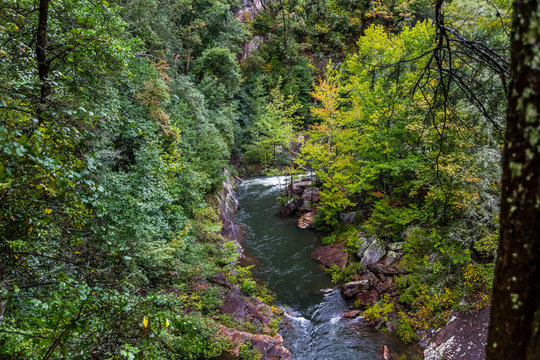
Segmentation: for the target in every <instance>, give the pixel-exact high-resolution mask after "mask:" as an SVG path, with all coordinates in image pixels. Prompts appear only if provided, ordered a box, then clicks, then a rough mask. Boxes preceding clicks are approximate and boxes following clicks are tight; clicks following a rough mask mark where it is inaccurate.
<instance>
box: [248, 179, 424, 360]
mask: <svg viewBox="0 0 540 360" xmlns="http://www.w3.org/2000/svg"><path fill="white" fill-rule="evenodd" d="M286 181H287V178H286V177H269V178H253V179H249V180H246V181H244V182H243V183H241V184H240V185H239V187H238V197H239V200H240V211H239V214H238V216H237V222H238V223H240V224H242V225H244V226H246V227H247V233H246V235H245V238H244V242H243V246H244V248H245V249H246V251H247V252H248V254H249V255H251V256H253V257H255V258H256V259H257V265H256V266H255V267H254V268H253V273H254V276H255V277H256V278H257V279H260V280H262V281H263V282H264V283H265V284H266V285H267V286H268V287H269V288H270V289H271V290H272V291H273V292H274V293H275V294H276V301H275V302H276V304H277V305H280V306H282V307H284V308H285V309H288V310H289V312H290V313H291V314H292V315H286V316H285V318H284V320H285V321H284V322H283V328H282V330H281V331H280V334H281V335H282V336H283V339H284V342H285V346H286V347H287V348H288V349H290V350H291V352H292V354H293V359H296V360H315V359H316V360H324V359H348V360H353V359H355V360H356V359H359V360H360V359H366V360H375V359H381V352H382V347H383V345H387V346H388V348H389V349H390V350H391V351H392V352H393V353H394V354H396V355H398V356H400V355H406V357H407V358H409V359H413V358H415V357H414V353H415V350H416V349H415V347H414V346H409V345H406V344H403V343H402V342H401V341H400V340H399V339H398V338H396V337H395V336H392V335H389V334H385V333H383V332H380V331H376V330H374V329H373V328H372V327H371V326H369V325H368V324H366V323H365V322H364V321H363V320H362V319H360V318H356V319H344V318H341V317H340V315H341V314H342V313H344V312H347V311H350V310H352V309H353V307H352V304H350V303H349V302H346V301H345V300H344V299H343V298H342V297H341V295H340V293H339V290H332V291H329V292H327V293H323V291H322V290H325V289H331V288H332V287H333V284H332V283H331V280H330V277H329V276H328V275H327V274H325V273H324V271H323V270H322V269H321V268H320V266H319V264H318V263H317V262H316V261H315V260H313V259H312V258H311V253H312V251H313V250H314V249H315V248H316V247H317V246H321V243H320V239H319V234H318V233H317V232H315V231H311V230H300V229H298V228H297V227H296V220H297V219H296V217H294V216H293V217H290V218H278V217H276V216H275V213H276V211H277V209H278V206H277V203H276V196H278V195H279V194H280V193H282V192H284V190H285V183H286Z"/></svg>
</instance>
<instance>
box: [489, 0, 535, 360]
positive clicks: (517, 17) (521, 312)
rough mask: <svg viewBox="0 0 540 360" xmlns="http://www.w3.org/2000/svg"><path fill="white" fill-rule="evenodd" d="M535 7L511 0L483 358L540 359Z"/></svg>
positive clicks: (531, 0)
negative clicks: (496, 235) (497, 224)
mask: <svg viewBox="0 0 540 360" xmlns="http://www.w3.org/2000/svg"><path fill="white" fill-rule="evenodd" d="M539 59H540V4H539V2H538V0H515V1H514V20H513V32H512V65H511V72H512V79H511V83H510V89H511V90H510V94H509V106H508V129H507V132H506V140H505V142H506V146H505V153H504V159H503V180H502V201H501V233H500V245H499V249H498V254H497V263H496V269H495V281H494V287H493V302H492V307H491V323H490V329H489V336H488V345H487V349H486V350H487V351H486V353H487V359H488V360H495V359H515V360H518V359H519V360H533V359H536V360H537V359H540V339H539V330H540V119H539V116H540V61H539Z"/></svg>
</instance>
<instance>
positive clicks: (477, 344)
mask: <svg viewBox="0 0 540 360" xmlns="http://www.w3.org/2000/svg"><path fill="white" fill-rule="evenodd" d="M287 196H290V197H291V199H290V200H288V201H287V203H286V204H285V205H283V206H282V207H281V208H280V210H279V211H278V213H277V215H278V216H291V215H293V214H299V219H298V224H297V225H298V227H299V228H301V229H306V228H310V227H312V226H313V220H314V217H315V215H316V211H317V210H316V207H317V203H318V202H319V198H320V197H319V188H317V187H315V186H314V184H313V182H312V181H311V179H310V178H303V179H302V180H301V181H299V182H295V183H292V184H289V185H288V187H287ZM357 216H358V214H357V213H355V212H351V213H342V214H340V220H341V221H342V222H345V223H349V224H352V223H354V222H355V221H356V218H357ZM358 244H359V248H358V250H357V252H356V254H354V255H353V254H348V253H347V252H346V251H345V250H344V245H343V244H341V243H336V244H332V245H327V246H322V247H319V248H317V249H315V250H314V251H313V254H312V255H313V258H315V259H316V260H317V261H319V262H320V263H321V264H322V265H323V266H324V267H325V268H330V267H332V266H337V267H338V268H340V269H344V268H345V267H346V266H347V265H348V264H349V259H350V256H352V257H353V258H351V260H353V261H355V262H359V263H360V270H358V272H357V273H356V274H354V275H353V276H352V277H351V280H352V281H350V282H347V283H345V284H342V285H341V286H340V292H341V296H342V297H343V298H344V299H346V300H350V301H353V302H354V303H355V305H356V306H357V307H358V308H359V309H358V310H353V311H349V312H346V313H344V314H342V317H344V318H355V317H358V316H361V314H362V310H363V309H365V308H366V307H368V306H371V305H374V304H375V303H377V302H378V301H380V300H381V299H382V297H383V296H384V297H387V298H388V299H390V300H392V299H394V298H396V297H398V296H399V295H400V293H399V291H398V287H397V284H396V283H395V280H394V277H395V276H396V275H400V274H403V273H404V272H403V270H402V269H401V268H400V266H399V263H400V260H401V258H402V256H403V254H404V251H403V245H404V242H403V241H402V242H395V243H390V244H386V243H385V242H383V241H381V240H380V239H376V238H372V237H366V235H365V234H364V233H360V234H359V236H358ZM397 320H398V316H397V313H395V312H391V313H389V314H388V315H387V316H386V318H384V317H379V318H378V319H375V320H373V321H372V322H371V325H372V326H374V327H375V328H376V329H379V328H381V327H382V326H383V325H385V326H386V329H387V330H388V331H389V332H394V331H395V329H396V326H397ZM488 322H489V308H483V309H480V310H478V311H466V312H457V311H453V312H452V313H451V315H450V318H449V319H448V321H447V323H446V325H445V326H444V327H443V328H441V329H430V330H428V331H424V332H422V333H417V335H418V336H419V345H420V346H421V347H422V348H424V353H423V356H424V359H425V360H442V359H445V360H482V359H484V358H485V345H486V343H487V329H488V325H489V323H488ZM381 358H382V359H384V360H388V359H394V358H395V355H394V354H391V353H390V352H389V350H388V348H386V347H385V348H383V349H382V352H381Z"/></svg>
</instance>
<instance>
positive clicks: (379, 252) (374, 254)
mask: <svg viewBox="0 0 540 360" xmlns="http://www.w3.org/2000/svg"><path fill="white" fill-rule="evenodd" d="M385 254H386V246H385V244H384V242H383V241H381V240H379V239H375V240H373V241H372V242H371V244H370V245H369V246H368V248H367V249H366V251H364V254H363V255H362V260H360V262H361V263H362V264H364V265H368V264H373V263H376V262H377V261H379V260H381V259H382V258H383V257H384V255H385Z"/></svg>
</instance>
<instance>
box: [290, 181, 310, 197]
mask: <svg viewBox="0 0 540 360" xmlns="http://www.w3.org/2000/svg"><path fill="white" fill-rule="evenodd" d="M310 185H311V181H310V180H309V181H304V179H302V181H300V182H296V183H292V185H291V184H289V186H287V195H289V196H290V195H300V194H302V193H303V192H304V190H305V189H306V188H307V187H309V186H310Z"/></svg>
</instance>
